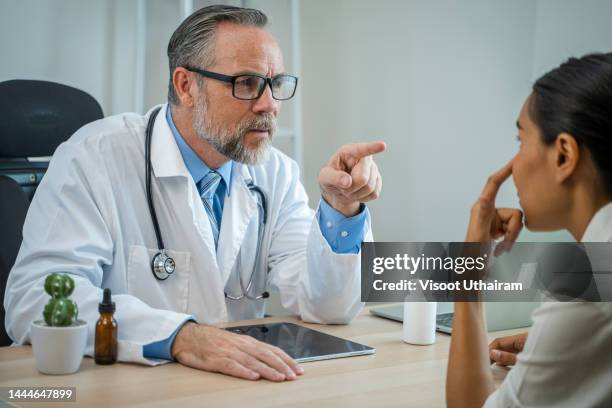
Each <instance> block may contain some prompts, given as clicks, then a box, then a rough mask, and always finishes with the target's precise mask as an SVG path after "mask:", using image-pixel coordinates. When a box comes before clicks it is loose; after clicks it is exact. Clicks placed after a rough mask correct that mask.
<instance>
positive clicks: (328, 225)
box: [325, 221, 333, 228]
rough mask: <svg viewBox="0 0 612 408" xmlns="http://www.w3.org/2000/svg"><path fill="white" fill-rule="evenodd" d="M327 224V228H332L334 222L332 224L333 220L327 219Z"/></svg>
mask: <svg viewBox="0 0 612 408" xmlns="http://www.w3.org/2000/svg"><path fill="white" fill-rule="evenodd" d="M325 225H327V228H331V227H333V224H332V222H331V221H327V224H325Z"/></svg>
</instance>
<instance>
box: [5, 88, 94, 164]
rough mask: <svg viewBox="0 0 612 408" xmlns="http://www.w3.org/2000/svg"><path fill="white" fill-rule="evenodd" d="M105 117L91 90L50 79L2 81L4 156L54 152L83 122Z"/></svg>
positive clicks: (35, 155) (24, 155) (33, 155)
mask: <svg viewBox="0 0 612 408" xmlns="http://www.w3.org/2000/svg"><path fill="white" fill-rule="evenodd" d="M102 117H103V114H102V108H101V107H100V105H99V104H98V102H97V101H96V100H95V99H94V98H93V97H92V96H91V95H89V94H88V93H86V92H83V91H81V90H79V89H76V88H73V87H70V86H67V85H62V84H57V83H54V82H47V81H33V80H23V79H16V80H11V81H5V82H0V157H40V156H51V155H52V154H53V152H54V151H55V149H56V148H57V146H59V145H60V144H61V143H62V142H64V141H65V140H67V139H68V138H69V137H70V136H72V134H73V133H74V132H75V131H76V130H77V129H79V128H80V127H81V126H83V125H85V124H87V123H89V122H93V121H94V120H97V119H101V118H102Z"/></svg>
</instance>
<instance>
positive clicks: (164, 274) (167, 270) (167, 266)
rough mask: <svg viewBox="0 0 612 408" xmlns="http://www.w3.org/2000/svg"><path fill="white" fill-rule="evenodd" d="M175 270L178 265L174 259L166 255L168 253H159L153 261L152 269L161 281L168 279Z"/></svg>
mask: <svg viewBox="0 0 612 408" xmlns="http://www.w3.org/2000/svg"><path fill="white" fill-rule="evenodd" d="M175 268H176V264H175V263H174V259H173V258H172V257H170V256H168V255H166V251H161V252H159V253H158V254H157V255H155V256H154V257H153V260H152V261H151V269H153V274H154V275H155V277H156V278H157V279H159V280H166V279H168V276H170V275H172V274H173V273H174V269H175Z"/></svg>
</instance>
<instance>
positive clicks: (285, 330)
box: [226, 323, 376, 363]
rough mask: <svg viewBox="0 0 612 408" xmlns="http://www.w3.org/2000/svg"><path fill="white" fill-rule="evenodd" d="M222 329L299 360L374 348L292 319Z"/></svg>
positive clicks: (359, 352) (365, 351)
mask: <svg viewBox="0 0 612 408" xmlns="http://www.w3.org/2000/svg"><path fill="white" fill-rule="evenodd" d="M226 330H229V331H231V332H234V333H238V334H246V335H249V336H251V337H254V338H256V339H257V340H259V341H262V342H264V343H268V344H271V345H273V346H276V347H279V348H280V349H282V350H283V351H284V352H285V353H287V354H289V356H291V358H293V359H294V360H296V361H297V362H299V363H304V362H307V361H318V360H327V359H330V358H340V357H351V356H360V355H364V354H374V352H375V351H376V349H374V348H372V347H368V346H365V345H363V344H359V343H355V342H354V341H350V340H345V339H341V338H340V337H336V336H332V335H329V334H326V333H322V332H320V331H317V330H312V329H309V328H307V327H304V326H300V325H297V324H293V323H270V324H256V325H250V326H235V327H227V328H226Z"/></svg>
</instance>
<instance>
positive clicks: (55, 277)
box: [43, 273, 79, 326]
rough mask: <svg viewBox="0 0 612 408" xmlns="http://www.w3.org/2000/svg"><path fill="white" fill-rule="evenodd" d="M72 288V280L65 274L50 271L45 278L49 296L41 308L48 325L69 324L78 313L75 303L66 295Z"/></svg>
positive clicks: (70, 292) (68, 294)
mask: <svg viewBox="0 0 612 408" xmlns="http://www.w3.org/2000/svg"><path fill="white" fill-rule="evenodd" d="M73 290H74V281H73V280H72V278H71V277H70V276H68V275H67V274H62V275H60V274H59V273H52V274H50V275H49V276H47V279H45V291H46V292H47V293H48V294H49V295H50V296H51V299H49V303H47V305H46V306H45V310H43V317H44V318H45V322H46V323H47V325H48V326H70V325H71V324H73V323H74V322H75V320H76V319H77V316H78V314H79V310H78V308H77V305H76V303H74V302H73V301H72V300H71V299H68V296H70V295H71V294H72V291H73Z"/></svg>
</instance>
